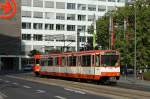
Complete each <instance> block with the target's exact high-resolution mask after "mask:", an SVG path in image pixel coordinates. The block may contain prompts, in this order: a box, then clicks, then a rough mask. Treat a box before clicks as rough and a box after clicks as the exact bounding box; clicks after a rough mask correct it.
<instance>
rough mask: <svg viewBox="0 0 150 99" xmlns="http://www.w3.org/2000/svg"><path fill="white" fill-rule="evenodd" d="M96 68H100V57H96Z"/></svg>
mask: <svg viewBox="0 0 150 99" xmlns="http://www.w3.org/2000/svg"><path fill="white" fill-rule="evenodd" d="M96 66H100V56H99V55H96Z"/></svg>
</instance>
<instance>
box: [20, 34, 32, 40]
mask: <svg viewBox="0 0 150 99" xmlns="http://www.w3.org/2000/svg"><path fill="white" fill-rule="evenodd" d="M22 40H31V34H22Z"/></svg>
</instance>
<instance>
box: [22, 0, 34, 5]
mask: <svg viewBox="0 0 150 99" xmlns="http://www.w3.org/2000/svg"><path fill="white" fill-rule="evenodd" d="M31 2H32V0H21V5H22V6H31Z"/></svg>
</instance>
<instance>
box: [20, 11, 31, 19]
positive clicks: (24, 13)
mask: <svg viewBox="0 0 150 99" xmlns="http://www.w3.org/2000/svg"><path fill="white" fill-rule="evenodd" d="M21 16H22V17H27V18H31V11H22V12H21Z"/></svg>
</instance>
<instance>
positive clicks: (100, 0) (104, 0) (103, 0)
mask: <svg viewBox="0 0 150 99" xmlns="http://www.w3.org/2000/svg"><path fill="white" fill-rule="evenodd" d="M98 1H105V2H106V0H98Z"/></svg>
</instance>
